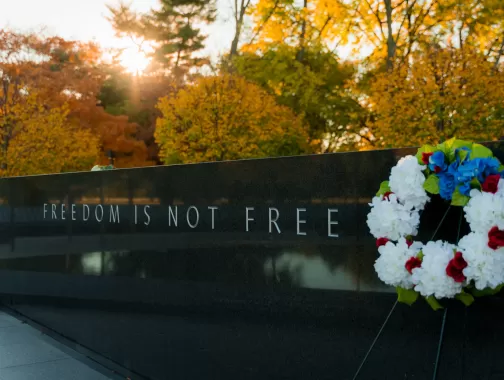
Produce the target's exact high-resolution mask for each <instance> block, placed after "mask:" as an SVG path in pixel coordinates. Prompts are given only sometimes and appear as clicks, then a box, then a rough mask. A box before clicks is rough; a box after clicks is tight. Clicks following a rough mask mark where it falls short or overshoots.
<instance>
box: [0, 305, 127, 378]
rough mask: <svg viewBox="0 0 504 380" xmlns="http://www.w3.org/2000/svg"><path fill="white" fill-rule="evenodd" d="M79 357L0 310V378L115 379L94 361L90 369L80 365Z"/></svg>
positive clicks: (114, 376)
mask: <svg viewBox="0 0 504 380" xmlns="http://www.w3.org/2000/svg"><path fill="white" fill-rule="evenodd" d="M79 356H82V355H80V354H78V353H76V352H73V351H71V350H70V349H68V348H65V347H64V346H62V345H61V344H60V343H58V342H56V341H54V340H53V339H52V338H50V337H48V336H47V335H44V334H43V333H41V332H40V331H38V330H36V329H35V328H33V327H31V326H29V325H27V324H25V323H23V322H21V321H19V320H18V319H16V318H14V317H12V316H10V315H9V314H6V313H4V312H2V311H0V380H49V379H50V380H107V379H118V377H117V376H116V375H114V374H113V373H111V372H110V373H108V370H106V369H105V368H102V367H100V366H98V365H97V364H94V363H93V365H92V367H93V368H91V367H90V366H88V365H86V364H84V362H85V360H82V361H81V360H80V357H79ZM82 358H83V359H85V357H84V356H82ZM88 364H89V363H88Z"/></svg>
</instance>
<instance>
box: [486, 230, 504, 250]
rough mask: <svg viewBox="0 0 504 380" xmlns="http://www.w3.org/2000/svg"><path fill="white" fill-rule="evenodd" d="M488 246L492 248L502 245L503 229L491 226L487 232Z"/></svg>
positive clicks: (503, 245) (503, 244)
mask: <svg viewBox="0 0 504 380" xmlns="http://www.w3.org/2000/svg"><path fill="white" fill-rule="evenodd" d="M488 246H489V247H490V248H492V249H498V248H500V247H504V231H503V230H499V227H493V228H492V229H491V230H490V231H489V232H488Z"/></svg>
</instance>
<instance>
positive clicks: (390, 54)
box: [384, 0, 396, 70]
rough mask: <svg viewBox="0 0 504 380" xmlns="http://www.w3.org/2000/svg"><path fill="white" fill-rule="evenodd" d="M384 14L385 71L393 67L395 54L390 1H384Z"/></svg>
mask: <svg viewBox="0 0 504 380" xmlns="http://www.w3.org/2000/svg"><path fill="white" fill-rule="evenodd" d="M384 2H385V13H386V15H387V69H389V70H391V69H392V68H393V67H394V57H395V52H396V43H395V40H394V34H393V31H392V0H384Z"/></svg>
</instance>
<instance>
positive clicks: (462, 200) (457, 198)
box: [451, 186, 471, 207]
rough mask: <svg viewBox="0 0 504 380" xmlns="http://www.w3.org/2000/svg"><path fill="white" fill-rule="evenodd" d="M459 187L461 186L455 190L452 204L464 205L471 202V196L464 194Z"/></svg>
mask: <svg viewBox="0 0 504 380" xmlns="http://www.w3.org/2000/svg"><path fill="white" fill-rule="evenodd" d="M459 187H460V186H457V187H456V189H455V191H454V192H453V195H452V201H451V204H452V206H462V207H463V206H465V205H466V204H467V203H468V202H469V199H471V198H470V197H468V196H467V195H464V194H462V193H461V192H460V189H459Z"/></svg>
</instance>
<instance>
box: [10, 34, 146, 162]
mask: <svg viewBox="0 0 504 380" xmlns="http://www.w3.org/2000/svg"><path fill="white" fill-rule="evenodd" d="M0 56H1V57H2V59H1V60H0V72H1V79H2V82H3V84H4V91H3V92H2V97H3V98H2V100H0V103H1V104H2V105H3V106H4V107H5V109H4V114H5V115H8V112H9V109H10V107H12V106H14V105H15V104H17V102H19V101H20V100H21V99H22V98H23V96H22V95H23V94H24V93H31V92H36V93H37V94H38V97H37V99H38V101H40V102H41V105H43V106H44V107H49V108H59V107H63V106H64V105H65V106H67V107H68V115H67V122H68V123H70V124H71V125H72V127H73V128H76V129H81V130H87V131H90V132H91V133H92V134H94V135H95V136H97V137H98V138H99V140H100V143H99V147H100V155H99V157H98V161H99V162H104V161H108V159H107V157H106V156H107V151H109V150H110V151H113V152H114V153H115V154H116V156H117V157H118V159H117V165H118V166H121V167H130V166H143V165H146V164H149V163H148V162H147V161H146V158H147V150H146V148H145V145H144V144H143V142H142V141H138V140H137V139H136V133H137V126H136V125H135V124H133V123H130V122H129V121H128V119H127V118H126V117H118V116H114V115H111V114H108V113H107V112H105V110H104V109H103V107H101V106H100V105H99V104H98V100H97V94H98V93H99V91H100V87H101V85H102V83H103V81H104V80H105V79H106V74H105V73H104V71H103V69H102V67H101V65H100V56H101V52H100V50H99V49H98V47H97V46H95V45H93V44H84V43H79V42H75V41H66V40H64V39H62V38H58V37H51V38H41V37H38V36H35V35H32V34H19V33H13V32H10V31H6V30H0Z"/></svg>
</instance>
